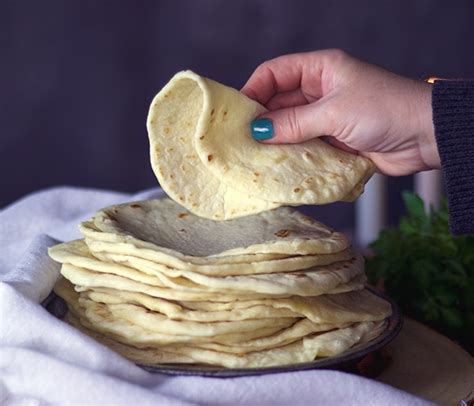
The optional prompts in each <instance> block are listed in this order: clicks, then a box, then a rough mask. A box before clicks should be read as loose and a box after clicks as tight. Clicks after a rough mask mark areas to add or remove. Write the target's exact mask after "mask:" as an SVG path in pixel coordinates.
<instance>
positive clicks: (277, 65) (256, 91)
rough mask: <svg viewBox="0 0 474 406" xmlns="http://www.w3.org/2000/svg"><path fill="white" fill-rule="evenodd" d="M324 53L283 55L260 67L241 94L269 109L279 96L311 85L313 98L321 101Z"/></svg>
mask: <svg viewBox="0 0 474 406" xmlns="http://www.w3.org/2000/svg"><path fill="white" fill-rule="evenodd" d="M324 52H325V51H316V52H310V53H299V54H290V55H283V56H280V57H278V58H275V59H271V60H269V61H266V62H264V63H262V64H261V65H260V66H258V67H257V69H256V70H255V71H254V73H253V74H252V75H251V76H250V78H249V80H248V81H247V83H246V84H245V85H244V87H243V88H242V90H241V91H242V93H244V94H245V95H246V96H248V97H250V98H251V99H254V100H256V101H258V102H259V103H261V104H264V105H265V104H266V103H267V102H268V101H269V100H270V99H271V98H272V97H273V96H274V95H275V94H277V93H282V92H289V91H292V90H296V89H299V88H300V87H304V85H305V84H308V85H309V84H310V87H311V89H312V93H313V95H314V96H315V97H317V98H319V97H321V96H322V91H321V72H322V66H323V59H324V58H322V57H323V56H324V55H323V54H324ZM309 82H311V83H309ZM303 91H304V89H303Z"/></svg>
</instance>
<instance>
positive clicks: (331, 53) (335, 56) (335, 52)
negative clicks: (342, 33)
mask: <svg viewBox="0 0 474 406" xmlns="http://www.w3.org/2000/svg"><path fill="white" fill-rule="evenodd" d="M327 55H328V58H329V59H330V60H332V61H338V62H339V61H344V60H346V59H348V58H349V54H348V53H347V52H346V51H344V50H342V49H339V48H333V49H328V51H327Z"/></svg>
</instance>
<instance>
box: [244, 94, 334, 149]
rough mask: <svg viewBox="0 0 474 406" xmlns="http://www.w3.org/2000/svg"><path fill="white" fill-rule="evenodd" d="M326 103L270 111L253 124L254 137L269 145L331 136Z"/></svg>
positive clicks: (320, 102) (319, 102) (294, 142)
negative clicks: (325, 112)
mask: <svg viewBox="0 0 474 406" xmlns="http://www.w3.org/2000/svg"><path fill="white" fill-rule="evenodd" d="M324 110H326V109H325V103H323V102H322V101H318V102H315V103H311V104H305V105H302V106H296V107H289V108H286V109H281V110H274V111H269V112H267V113H264V114H262V115H261V116H260V117H258V118H256V119H255V120H254V121H252V123H251V130H252V137H253V138H254V139H255V140H257V141H263V142H265V143H268V144H296V143H299V142H304V141H307V140H309V139H311V138H315V137H320V136H322V135H330V132H331V131H330V126H329V116H330V115H329V114H324Z"/></svg>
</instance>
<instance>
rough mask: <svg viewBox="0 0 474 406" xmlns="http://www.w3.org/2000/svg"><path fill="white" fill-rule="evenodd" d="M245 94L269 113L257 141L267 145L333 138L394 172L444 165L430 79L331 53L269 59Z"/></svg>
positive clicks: (259, 126)
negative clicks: (435, 132) (433, 111)
mask: <svg viewBox="0 0 474 406" xmlns="http://www.w3.org/2000/svg"><path fill="white" fill-rule="evenodd" d="M242 92H243V93H244V94H245V95H247V96H248V97H250V98H252V99H254V100H256V101H258V102H260V103H261V104H263V105H264V106H265V107H266V108H267V109H268V110H269V112H267V113H265V114H263V115H262V116H261V117H260V118H259V119H257V120H255V121H254V122H253V123H252V125H253V134H254V138H256V139H258V140H260V141H263V142H265V143H272V144H273V143H274V144H278V143H299V142H304V141H307V140H309V139H311V138H315V137H320V136H330V137H329V138H328V140H329V142H331V143H332V144H333V145H335V146H337V147H339V148H342V149H345V150H349V151H351V152H355V153H359V154H361V155H363V156H366V157H368V158H370V159H371V160H372V161H373V162H374V163H375V165H376V166H377V168H378V169H379V170H380V171H381V172H383V173H385V174H388V175H395V176H399V175H407V174H411V173H415V172H418V171H423V170H428V169H433V168H439V167H440V158H439V154H438V149H437V146H436V141H435V136H434V126H433V119H432V110H431V85H429V84H427V83H425V82H420V81H416V80H413V79H408V78H405V77H402V76H398V75H396V74H394V73H391V72H389V71H387V70H384V69H382V68H379V67H377V66H374V65H370V64H368V63H365V62H363V61H360V60H358V59H356V58H353V57H351V56H349V55H347V54H346V53H345V52H343V51H340V50H324V51H315V52H309V53H300V54H292V55H284V56H281V57H278V58H275V59H272V60H269V61H267V62H264V63H263V64H262V65H260V66H259V67H258V68H257V69H256V70H255V72H254V73H253V74H252V76H251V77H250V79H249V80H248V82H247V83H246V84H245V86H244V87H243V88H242ZM261 119H264V120H261ZM265 119H268V120H265ZM262 129H263V130H264V131H263V133H262V132H259V130H262ZM271 135H273V136H272V137H271ZM270 137H271V138H270Z"/></svg>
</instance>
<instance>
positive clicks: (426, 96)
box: [415, 82, 441, 169]
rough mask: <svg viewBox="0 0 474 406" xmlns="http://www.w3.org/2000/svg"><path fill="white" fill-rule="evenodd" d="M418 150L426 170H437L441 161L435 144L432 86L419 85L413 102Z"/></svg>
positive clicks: (426, 84)
mask: <svg viewBox="0 0 474 406" xmlns="http://www.w3.org/2000/svg"><path fill="white" fill-rule="evenodd" d="M415 111H416V120H417V125H416V127H415V128H417V138H418V149H419V152H420V158H421V160H422V161H423V163H424V165H425V166H426V167H427V169H438V168H440V167H441V160H440V157H439V152H438V145H437V143H436V137H435V128H434V124H433V108H432V85H431V84H429V83H426V82H424V83H419V92H418V97H417V98H416V100H415Z"/></svg>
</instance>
